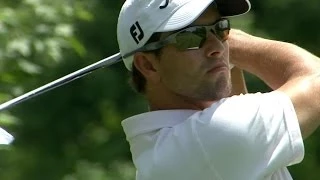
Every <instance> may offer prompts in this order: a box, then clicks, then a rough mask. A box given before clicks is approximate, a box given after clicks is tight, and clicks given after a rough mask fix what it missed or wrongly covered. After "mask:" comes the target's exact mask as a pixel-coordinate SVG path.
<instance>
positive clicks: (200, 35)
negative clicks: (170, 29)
mask: <svg viewBox="0 0 320 180" xmlns="http://www.w3.org/2000/svg"><path fill="white" fill-rule="evenodd" d="M206 35H207V33H206V29H205V28H202V27H197V28H190V29H188V30H186V31H184V32H181V33H179V34H178V35H177V36H176V44H175V46H176V47H177V48H178V49H179V50H186V49H193V48H199V47H200V46H201V44H202V43H203V42H204V40H205V39H206Z"/></svg>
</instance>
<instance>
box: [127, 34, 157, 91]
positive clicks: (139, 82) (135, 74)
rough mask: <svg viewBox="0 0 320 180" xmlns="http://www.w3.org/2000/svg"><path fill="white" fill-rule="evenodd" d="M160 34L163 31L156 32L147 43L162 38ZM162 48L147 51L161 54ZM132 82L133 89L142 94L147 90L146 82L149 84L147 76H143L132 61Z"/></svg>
mask: <svg viewBox="0 0 320 180" xmlns="http://www.w3.org/2000/svg"><path fill="white" fill-rule="evenodd" d="M160 36H161V33H154V34H153V35H152V36H151V37H150V39H149V40H148V41H147V43H146V44H148V43H152V42H156V41H159V40H160ZM161 49H162V48H160V49H156V50H152V51H147V53H153V54H155V55H156V56H160V55H161ZM130 84H131V86H132V87H133V89H134V90H135V91H136V92H138V93H141V94H144V93H145V92H146V84H147V80H146V78H145V77H144V76H143V74H142V73H141V72H140V71H139V70H138V68H136V66H135V65H134V63H132V71H131V74H130Z"/></svg>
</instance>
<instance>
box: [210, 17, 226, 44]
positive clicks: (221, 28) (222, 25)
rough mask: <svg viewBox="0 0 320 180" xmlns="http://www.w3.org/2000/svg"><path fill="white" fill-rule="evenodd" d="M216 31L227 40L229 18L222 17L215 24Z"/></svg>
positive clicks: (221, 38) (223, 39)
mask: <svg viewBox="0 0 320 180" xmlns="http://www.w3.org/2000/svg"><path fill="white" fill-rule="evenodd" d="M213 28H214V33H215V34H216V35H217V37H218V38H219V39H220V40H221V41H226V40H227V39H228V37H229V32H230V23H229V20H227V19H222V20H220V21H219V22H217V24H215V25H214V27H213Z"/></svg>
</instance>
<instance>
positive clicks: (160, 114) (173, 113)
mask: <svg viewBox="0 0 320 180" xmlns="http://www.w3.org/2000/svg"><path fill="white" fill-rule="evenodd" d="M196 112H197V111H196V110H186V109H183V110H161V111H152V112H147V113H143V114H139V115H135V116H132V117H129V118H127V119H125V120H123V121H122V122H121V124H122V127H123V129H124V132H125V134H126V136H127V139H131V138H133V137H135V136H137V135H139V134H142V133H146V132H150V131H154V130H157V129H161V128H165V127H172V126H174V125H177V124H179V123H181V122H183V121H184V120H186V119H188V118H189V117H190V116H191V115H193V114H194V113H196Z"/></svg>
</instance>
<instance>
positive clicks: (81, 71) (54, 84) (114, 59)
mask: <svg viewBox="0 0 320 180" xmlns="http://www.w3.org/2000/svg"><path fill="white" fill-rule="evenodd" d="M121 59H122V58H121V55H120V53H117V54H114V55H112V56H110V57H107V58H105V59H102V60H100V61H98V62H96V63H94V64H91V65H89V66H86V67H84V68H82V69H79V70H77V71H75V72H73V73H71V74H68V75H66V76H63V77H61V78H59V79H57V80H54V81H52V82H50V83H48V84H45V85H43V86H41V87H39V88H37V89H34V90H32V91H30V92H27V93H25V94H23V95H21V96H18V97H16V98H14V99H11V100H9V101H7V102H5V103H3V104H0V111H3V110H5V109H7V108H9V107H12V106H14V105H16V104H19V103H22V102H24V101H26V100H28V99H31V98H33V97H35V96H38V95H40V94H42V93H45V92H47V91H49V90H52V89H54V88H57V87H59V86H62V85H64V84H67V83H69V82H71V81H73V80H76V79H78V78H80V77H83V76H85V75H87V74H89V73H91V72H92V71H95V70H97V69H100V68H102V67H106V66H110V65H112V64H115V63H117V62H119V61H121Z"/></svg>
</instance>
